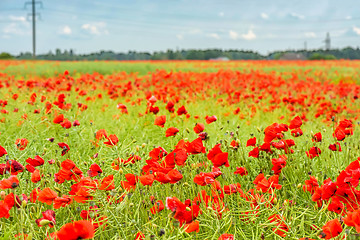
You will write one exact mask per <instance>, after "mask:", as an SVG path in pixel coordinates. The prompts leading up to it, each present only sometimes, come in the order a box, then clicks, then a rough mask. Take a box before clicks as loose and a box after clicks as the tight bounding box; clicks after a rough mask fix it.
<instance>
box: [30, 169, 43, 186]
mask: <svg viewBox="0 0 360 240" xmlns="http://www.w3.org/2000/svg"><path fill="white" fill-rule="evenodd" d="M40 181H41V176H40V171H39V169H35V171H34V172H32V173H31V182H33V183H37V182H40Z"/></svg>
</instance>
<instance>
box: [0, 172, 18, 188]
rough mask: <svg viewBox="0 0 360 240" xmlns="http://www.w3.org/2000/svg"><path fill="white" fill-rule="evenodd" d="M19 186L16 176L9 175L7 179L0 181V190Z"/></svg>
mask: <svg viewBox="0 0 360 240" xmlns="http://www.w3.org/2000/svg"><path fill="white" fill-rule="evenodd" d="M17 186H19V179H18V178H17V176H16V175H11V176H10V177H9V178H8V179H3V180H1V181H0V189H14V188H16V187H17Z"/></svg>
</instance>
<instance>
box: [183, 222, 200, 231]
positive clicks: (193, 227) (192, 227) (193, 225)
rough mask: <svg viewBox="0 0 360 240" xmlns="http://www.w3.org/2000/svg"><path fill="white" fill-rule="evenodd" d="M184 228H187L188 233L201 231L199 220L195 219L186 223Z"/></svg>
mask: <svg viewBox="0 0 360 240" xmlns="http://www.w3.org/2000/svg"><path fill="white" fill-rule="evenodd" d="M184 229H185V232H187V233H191V232H199V231H200V225H199V221H196V220H195V221H192V222H191V223H189V224H185V226H184Z"/></svg>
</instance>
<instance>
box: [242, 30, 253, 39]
mask: <svg viewBox="0 0 360 240" xmlns="http://www.w3.org/2000/svg"><path fill="white" fill-rule="evenodd" d="M241 38H243V39H245V40H253V39H256V35H255V33H254V32H253V30H252V29H249V31H248V32H247V33H245V34H241Z"/></svg>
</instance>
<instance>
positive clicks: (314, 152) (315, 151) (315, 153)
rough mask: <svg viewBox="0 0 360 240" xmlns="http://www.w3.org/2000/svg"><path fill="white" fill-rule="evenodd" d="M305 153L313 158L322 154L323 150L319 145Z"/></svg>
mask: <svg viewBox="0 0 360 240" xmlns="http://www.w3.org/2000/svg"><path fill="white" fill-rule="evenodd" d="M305 153H306V155H307V156H308V157H309V158H310V159H313V158H314V157H318V156H319V155H320V154H321V150H320V148H318V147H311V148H310V150H309V151H306V152H305Z"/></svg>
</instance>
